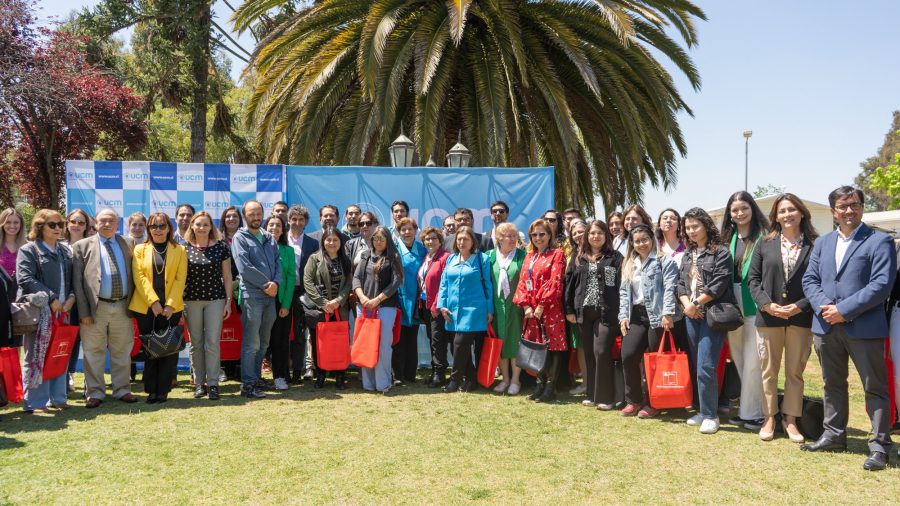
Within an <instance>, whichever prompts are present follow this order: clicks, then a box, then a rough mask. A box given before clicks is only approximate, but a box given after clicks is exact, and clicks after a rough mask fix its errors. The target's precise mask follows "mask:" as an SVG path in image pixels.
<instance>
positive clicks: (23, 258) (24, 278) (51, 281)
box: [16, 241, 75, 302]
mask: <svg viewBox="0 0 900 506" xmlns="http://www.w3.org/2000/svg"><path fill="white" fill-rule="evenodd" d="M39 243H40V244H39ZM60 265H62V275H63V276H64V280H65V290H66V293H65V294H62V295H60V294H59V284H60ZM16 282H17V283H18V285H19V291H18V294H17V298H21V297H22V296H24V295H28V294H32V293H38V292H46V293H47V295H48V296H49V299H50V301H51V302H52V301H53V300H56V299H61V300H63V301H65V300H66V299H68V298H69V297H74V296H75V289H74V287H73V286H72V254H71V253H70V252H69V249H68V248H67V247H66V246H64V245H63V244H62V243H56V250H55V251H52V252H51V251H50V250H49V246H47V244H46V243H44V242H43V241H31V242H29V243H28V244H26V245H24V246H22V247H21V248H19V255H18V258H17V259H16Z"/></svg>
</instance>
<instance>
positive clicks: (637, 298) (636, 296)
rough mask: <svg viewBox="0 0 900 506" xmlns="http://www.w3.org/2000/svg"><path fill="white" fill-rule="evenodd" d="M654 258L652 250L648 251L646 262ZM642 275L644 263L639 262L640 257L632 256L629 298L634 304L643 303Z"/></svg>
mask: <svg viewBox="0 0 900 506" xmlns="http://www.w3.org/2000/svg"><path fill="white" fill-rule="evenodd" d="M654 258H656V254H655V253H654V252H652V251H651V252H650V255H649V256H648V257H647V262H650V261H651V260H653V259H654ZM643 277H644V264H643V263H641V257H640V256H637V257H635V258H634V273H633V274H632V275H631V299H632V300H633V301H634V302H633V304H634V305H635V306H639V305H643V304H644V289H643V288H642V287H641V278H643Z"/></svg>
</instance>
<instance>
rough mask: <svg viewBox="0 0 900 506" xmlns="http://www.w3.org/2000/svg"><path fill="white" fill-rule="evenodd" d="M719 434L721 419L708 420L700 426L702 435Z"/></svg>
mask: <svg viewBox="0 0 900 506" xmlns="http://www.w3.org/2000/svg"><path fill="white" fill-rule="evenodd" d="M716 432H719V419H718V418H707V419H705V420H703V423H701V424H700V434H715V433H716Z"/></svg>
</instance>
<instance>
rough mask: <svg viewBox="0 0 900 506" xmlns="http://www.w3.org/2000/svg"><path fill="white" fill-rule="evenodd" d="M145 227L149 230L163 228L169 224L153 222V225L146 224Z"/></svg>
mask: <svg viewBox="0 0 900 506" xmlns="http://www.w3.org/2000/svg"><path fill="white" fill-rule="evenodd" d="M147 228H149V229H150V230H165V229H167V228H169V226H168V225H166V224H161V223H154V224H153V225H148V226H147Z"/></svg>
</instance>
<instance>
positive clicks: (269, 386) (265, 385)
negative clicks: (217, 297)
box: [253, 378, 275, 391]
mask: <svg viewBox="0 0 900 506" xmlns="http://www.w3.org/2000/svg"><path fill="white" fill-rule="evenodd" d="M253 387H254V388H256V389H258V390H268V391H274V390H275V383H273V382H271V381H269V380H266V379H262V378H260V379H258V380H256V383H255V384H254V385H253Z"/></svg>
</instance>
